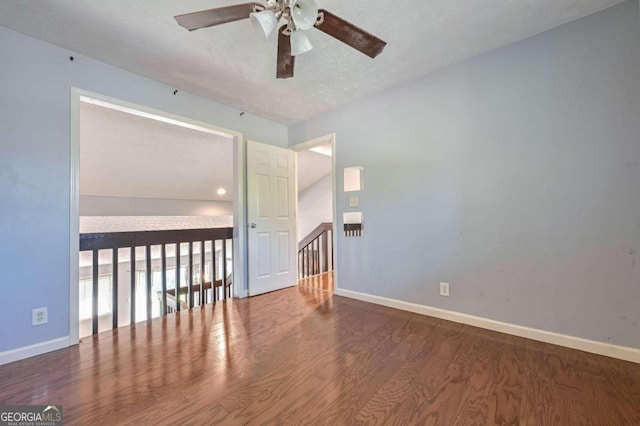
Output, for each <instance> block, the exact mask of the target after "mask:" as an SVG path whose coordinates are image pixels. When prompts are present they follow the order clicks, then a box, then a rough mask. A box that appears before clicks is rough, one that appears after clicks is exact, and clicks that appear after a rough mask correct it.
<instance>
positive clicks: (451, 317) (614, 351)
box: [335, 289, 640, 363]
mask: <svg viewBox="0 0 640 426" xmlns="http://www.w3.org/2000/svg"><path fill="white" fill-rule="evenodd" d="M335 294H336V295H338V296H344V297H348V298H351V299H357V300H361V301H363V302H369V303H374V304H377V305H383V306H388V307H390V308H395V309H400V310H403V311H409V312H414V313H417V314H422V315H427V316H430V317H435V318H440V319H444V320H448V321H453V322H457V323H461V324H467V325H471V326H474V327H480V328H484V329H487V330H493V331H498V332H501V333H506V334H511V335H514V336H519V337H524V338H527V339H532V340H537V341H540V342H545V343H551V344H554V345H558V346H564V347H567V348H572V349H578V350H581V351H585V352H591V353H594V354H598V355H604V356H608V357H612V358H617V359H621V360H624V361H630V362H635V363H640V349H638V348H631V347H626V346H618V345H612V344H609V343H604V342H598V341H596V340H588V339H583V338H580V337H574V336H568V335H566V334H559V333H554V332H551V331H545V330H539V329H536V328H530V327H523V326H521V325H515V324H509V323H506V322H501V321H495V320H492V319H489V318H483V317H477V316H474V315H468V314H463V313H460V312H454V311H448V310H446V309H440V308H434V307H431V306H426V305H419V304H417V303H411V302H404V301H402V300H396V299H390V298H387V297H381V296H375V295H372V294H366V293H359V292H357V291H351V290H344V289H336V290H335Z"/></svg>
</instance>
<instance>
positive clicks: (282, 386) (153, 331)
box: [0, 286, 640, 425]
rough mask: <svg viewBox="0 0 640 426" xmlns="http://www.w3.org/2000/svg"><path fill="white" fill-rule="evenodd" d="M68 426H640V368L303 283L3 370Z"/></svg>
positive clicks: (8, 381) (23, 395) (11, 398)
mask: <svg viewBox="0 0 640 426" xmlns="http://www.w3.org/2000/svg"><path fill="white" fill-rule="evenodd" d="M0 404H2V405H4V404H62V405H63V414H64V421H65V424H67V425H76V424H81V425H99V424H104V425H116V424H125V425H147V424H154V425H156V424H160V425H164V424H170V425H183V424H192V425H200V424H202V425H209V424H224V425H236V424H238V425H240V424H250V425H254V424H255V425H257V424H283V425H298V424H326V425H352V424H378V425H380V424H384V425H387V424H390V425H394V424H397V425H485V424H501V425H517V424H523V425H524V424H526V425H574V424H576V425H581V424H593V425H640V365H637V364H632V363H628V362H624V361H618V360H614V359H611V358H606V357H601V356H597V355H591V354H587V353H584V352H579V351H575V350H571V349H566V348H562V347H557V346H552V345H548V344H543V343H539V342H534V341H529V340H526V339H522V338H518V337H513V336H508V335H504V334H500V333H495V332H491V331H487V330H482V329H477V328H473V327H469V326H465V325H461V324H456V323H451V322H447V321H443V320H438V319H434V318H429V317H425V316H420V315H417V314H412V313H407V312H402V311H397V310H394V309H390V308H386V307H381V306H376V305H371V304H367V303H364V302H360V301H356V300H351V299H346V298H342V297H338V296H333V295H332V294H331V293H329V292H327V291H324V290H319V289H313V288H309V287H305V286H297V287H292V288H289V289H286V290H281V291H277V292H273V293H269V294H266V295H263V296H258V297H253V298H249V299H242V300H234V301H228V302H224V303H218V304H216V305H207V306H205V307H204V308H203V309H199V308H196V309H195V310H193V311H191V312H180V313H178V314H175V315H169V316H168V317H166V318H158V319H156V320H153V321H152V322H151V323H149V324H146V323H141V324H138V325H136V326H134V327H131V328H129V327H127V328H121V329H119V330H117V331H115V332H105V333H101V334H99V335H97V336H95V337H92V338H88V339H84V341H83V343H81V344H80V345H78V346H76V347H73V348H68V349H64V350H60V351H56V352H53V353H49V354H45V355H42V356H38V357H34V358H31V359H28V360H24V361H19V362H16V363H12V364H8V365H4V366H0Z"/></svg>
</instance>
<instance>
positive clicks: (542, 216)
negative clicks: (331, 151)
mask: <svg viewBox="0 0 640 426" xmlns="http://www.w3.org/2000/svg"><path fill="white" fill-rule="evenodd" d="M390 47H391V46H390ZM333 132H335V133H336V161H337V179H338V182H337V184H338V185H337V186H338V188H341V187H342V176H341V173H340V171H341V170H342V168H343V167H346V166H354V165H355V166H364V168H365V190H364V191H363V192H362V193H361V194H360V205H361V207H360V208H361V209H362V211H364V215H365V216H364V220H365V225H364V229H365V231H364V232H365V236H364V237H362V238H345V237H338V262H339V263H338V269H339V275H338V284H339V286H340V287H341V288H345V289H349V290H354V291H358V292H364V293H370V294H375V295H380V296H386V297H390V298H394V299H400V300H404V301H410V302H416V303H420V304H425V305H430V306H435V307H440V308H444V309H449V310H453V311H458V312H463V313H468V314H473V315H478V316H482V317H487V318H492V319H495V320H499V321H505V322H508V323H513V324H519V325H523V326H529V327H534V328H538V329H543V330H550V331H554V332H559V333H564V334H569V335H573V336H579V337H584V338H589V339H595V340H599V341H603V342H612V343H616V344H621V345H626V346H631V347H640V32H639V25H638V2H637V1H635V0H634V1H629V2H626V3H623V4H622V5H619V6H617V7H614V8H612V9H609V10H606V11H603V12H600V13H598V14H595V15H592V16H589V17H586V18H583V19H581V20H579V21H575V22H573V23H570V24H567V25H564V26H562V27H559V28H557V29H554V30H551V31H548V32H546V33H543V34H540V35H537V36H535V37H532V38H530V39H527V40H524V41H522V42H519V43H516V44H513V45H510V46H507V47H504V48H501V49H498V50H495V51H493V52H490V53H488V54H485V55H482V56H479V57H477V58H474V59H472V60H469V61H467V62H465V63H462V64H459V65H456V66H453V67H450V68H447V69H445V70H442V71H440V72H436V73H434V74H432V75H429V76H427V77H424V78H421V79H419V80H416V81H413V82H411V83H408V84H404V85H401V86H398V87H396V88H393V89H390V90H387V91H385V92H382V93H379V94H376V95H373V96H370V97H367V98H365V99H362V100H360V101H358V102H355V103H352V104H349V105H347V106H344V107H341V108H338V109H336V110H334V111H332V112H330V113H327V114H326V115H323V116H321V117H318V118H316V119H312V120H309V121H307V122H303V123H300V124H297V125H295V126H292V127H291V128H290V129H289V143H290V145H294V144H297V143H300V142H302V141H305V140H309V139H312V138H315V137H319V136H321V135H325V134H328V133H333ZM347 201H348V197H347V195H346V194H345V193H343V192H339V193H338V200H337V202H338V212H339V218H340V217H341V216H342V212H343V211H347V210H349V208H348V207H347ZM339 220H340V219H339ZM440 281H447V282H449V283H450V284H451V297H449V298H443V297H440V296H439V295H438V286H439V284H438V283H439V282H440Z"/></svg>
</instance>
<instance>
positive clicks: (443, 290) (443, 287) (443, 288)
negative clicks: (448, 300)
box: [440, 283, 449, 297]
mask: <svg viewBox="0 0 640 426" xmlns="http://www.w3.org/2000/svg"><path fill="white" fill-rule="evenodd" d="M440 296H444V297H449V283H440Z"/></svg>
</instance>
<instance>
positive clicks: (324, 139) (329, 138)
mask: <svg viewBox="0 0 640 426" xmlns="http://www.w3.org/2000/svg"><path fill="white" fill-rule="evenodd" d="M327 143H331V189H332V191H331V192H332V194H331V203H332V204H333V205H332V206H331V209H332V211H333V246H332V247H331V250H332V253H333V286H334V291H335V290H338V262H339V261H338V238H337V237H338V235H339V233H338V231H339V229H338V210H337V209H338V203H337V197H338V188H337V183H336V134H335V133H330V134H328V135H325V136H320V137H319V138H315V139H310V140H308V141H305V142H301V143H298V144H295V145H291V146H289V149H291V150H293V151H295V152H296V153H298V152H300V151H306V150H308V149H310V148H315V147H316V146H320V145H325V144H327ZM298 170H299V168H298V156H297V155H296V218H298V216H299V212H298ZM296 220H297V219H296ZM296 228H297V227H296ZM296 251H297V250H296ZM295 261H296V265H297V264H298V258H297V257H296V259H295Z"/></svg>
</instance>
